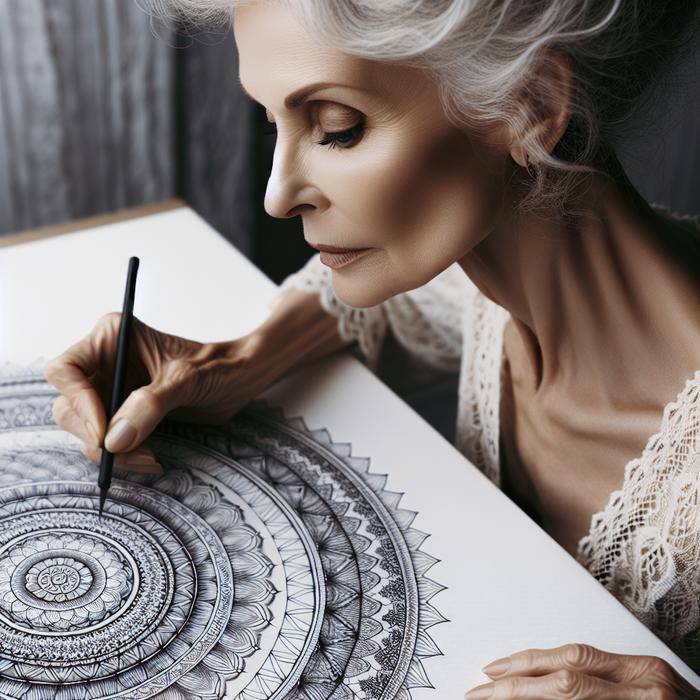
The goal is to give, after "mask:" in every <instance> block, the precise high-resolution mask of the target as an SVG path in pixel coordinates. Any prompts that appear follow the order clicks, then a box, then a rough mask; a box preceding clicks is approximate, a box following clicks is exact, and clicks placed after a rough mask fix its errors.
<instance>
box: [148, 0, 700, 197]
mask: <svg viewBox="0 0 700 700" xmlns="http://www.w3.org/2000/svg"><path fill="white" fill-rule="evenodd" d="M140 1H141V2H142V3H143V2H146V4H147V5H148V7H149V9H150V10H151V11H154V12H155V13H156V14H157V15H159V16H162V17H165V18H168V19H172V20H175V21H179V22H182V21H184V22H186V23H187V24H189V25H192V24H196V25H201V24H206V25H221V24H228V23H229V22H231V21H232V13H233V9H234V8H235V7H236V6H238V5H249V4H252V3H254V2H255V1H256V0H140ZM278 1H279V2H282V3H284V4H286V5H287V6H288V7H289V8H290V9H291V10H292V11H294V12H296V13H297V14H298V16H299V17H300V18H301V19H302V21H303V22H305V23H307V26H309V27H310V28H311V29H312V30H313V33H314V35H315V36H318V37H319V38H320V40H321V41H326V42H328V44H329V45H332V46H334V47H336V48H338V49H340V50H341V51H343V52H345V53H348V54H352V55H355V56H359V57H363V58H369V59H372V60H377V61H393V62H399V63H402V64H405V65H410V66H414V67H418V68H422V69H424V70H426V71H427V72H428V73H429V74H430V75H431V76H432V77H433V79H435V80H436V81H437V83H438V85H439V89H440V99H441V101H442V104H443V107H444V111H445V114H446V116H447V118H448V119H450V121H452V122H453V123H454V124H455V125H458V126H460V127H464V128H471V129H477V130H478V129H480V128H483V127H487V126H489V125H491V124H493V123H495V122H501V123H505V124H507V125H508V126H509V127H510V128H511V129H512V132H513V133H514V134H517V135H519V144H520V145H521V146H522V147H523V149H524V150H525V152H526V153H527V154H528V160H529V161H530V163H531V164H532V165H531V166H528V168H527V173H528V174H529V176H528V177H529V180H528V177H526V178H525V179H526V181H527V194H526V196H525V197H524V198H523V199H522V201H521V202H520V204H521V206H522V207H524V208H527V207H531V208H532V207H537V208H540V207H545V208H546V207H551V206H553V205H554V206H557V207H559V208H562V209H563V208H564V204H565V202H566V201H567V197H568V194H570V193H571V191H572V190H573V189H574V185H575V183H576V182H577V181H578V180H579V179H580V178H578V177H577V175H579V174H581V173H584V174H585V173H592V172H595V170H603V171H609V172H610V171H615V170H616V169H617V165H616V164H617V161H616V158H615V157H614V155H611V154H612V153H613V152H612V149H611V148H610V145H609V141H610V137H611V136H614V133H615V129H616V128H617V127H619V125H620V124H621V123H623V122H624V120H625V118H626V117H627V116H628V115H629V114H630V113H631V112H632V110H633V109H634V108H635V106H636V105H637V104H638V101H639V100H638V98H640V97H641V96H642V95H643V93H645V91H646V90H647V88H648V86H649V84H650V83H651V81H652V78H653V77H654V76H655V75H656V74H657V73H658V72H659V70H660V69H661V68H662V67H663V66H664V64H666V63H668V62H669V61H670V59H671V58H672V56H673V55H674V53H675V54H678V53H679V50H680V48H681V46H682V45H683V44H684V43H685V42H686V40H687V39H689V38H690V37H691V36H692V30H693V28H694V26H695V25H696V23H697V20H698V14H697V12H696V10H697V7H698V6H697V0H332V1H329V0H278ZM550 52H561V53H563V54H565V55H566V56H567V57H568V59H569V61H570V65H571V66H572V69H573V77H574V79H573V85H572V86H571V94H570V99H571V116H570V119H569V123H568V126H567V129H566V131H565V133H564V135H563V136H562V138H561V139H560V140H559V142H558V143H557V145H556V146H555V148H554V149H553V150H552V152H551V153H550V152H549V151H548V150H547V149H546V148H545V147H544V146H543V144H542V143H541V141H540V140H539V138H538V136H537V134H536V132H535V130H533V129H531V128H529V127H530V126H532V125H533V124H534V123H535V121H536V104H537V103H538V100H542V99H543V98H544V99H546V97H547V91H551V89H552V84H551V82H549V83H548V82H547V81H546V80H544V79H543V78H542V75H543V74H544V71H542V70H541V69H542V68H543V66H544V63H545V62H546V61H547V60H548V57H549V56H550V55H551V53H550ZM523 170H524V169H523ZM523 174H524V173H523Z"/></svg>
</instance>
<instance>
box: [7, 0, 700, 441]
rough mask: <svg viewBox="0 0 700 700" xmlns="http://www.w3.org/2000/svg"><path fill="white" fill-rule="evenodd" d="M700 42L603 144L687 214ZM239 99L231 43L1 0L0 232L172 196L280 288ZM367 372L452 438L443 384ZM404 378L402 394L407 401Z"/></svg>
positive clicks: (294, 230)
mask: <svg viewBox="0 0 700 700" xmlns="http://www.w3.org/2000/svg"><path fill="white" fill-rule="evenodd" d="M699 76H700V37H696V41H694V43H693V45H692V46H690V47H689V48H688V49H687V50H686V51H685V54H684V56H682V57H681V58H680V59H679V60H678V61H677V62H676V64H675V65H673V66H670V67H669V69H668V70H667V71H666V72H665V73H664V74H663V75H662V76H661V78H660V79H659V80H658V82H657V85H656V87H655V89H654V90H653V91H652V92H651V93H650V94H649V98H648V99H647V101H646V103H645V105H646V106H645V107H643V108H642V107H640V109H639V110H637V112H636V113H635V115H634V117H633V119H632V120H631V121H630V122H629V124H627V125H626V126H625V129H624V133H622V134H621V135H620V138H619V140H618V142H617V143H616V146H617V150H618V155H619V156H620V159H621V160H622V162H623V164H624V165H625V168H626V170H627V172H628V175H629V176H630V178H631V180H632V181H633V183H634V184H635V185H636V186H637V188H638V189H639V190H640V191H641V193H642V194H643V195H644V196H645V197H646V198H647V200H649V201H651V202H657V203H660V204H664V205H666V206H668V207H670V208H671V209H672V210H674V211H676V212H679V213H686V214H696V213H700V90H699V89H698V88H699V82H700V77H699ZM264 123H266V121H265V114H264V110H263V108H262V107H261V106H259V105H256V104H255V103H253V102H251V101H250V100H249V99H248V98H247V97H246V96H245V95H244V94H243V93H242V92H241V90H240V88H239V86H238V64H237V54H236V48H235V44H234V40H233V36H232V33H231V32H227V33H223V32H219V33H216V32H197V33H196V35H194V36H188V35H187V34H186V33H184V32H178V31H176V30H174V29H172V28H170V29H169V28H166V27H164V26H162V25H161V24H159V23H158V22H156V21H154V20H153V18H151V17H150V16H149V15H147V14H146V13H145V12H144V11H143V10H142V9H141V7H140V6H139V5H138V3H137V0H0V242H1V241H2V234H6V233H10V232H18V231H23V230H26V229H30V228H35V227H39V226H45V225H51V224H59V223H62V222H66V221H70V220H72V219H76V218H82V217H88V216H92V215H96V214H101V213H106V212H113V211H115V210H119V209H123V208H125V207H130V206H135V205H141V204H147V203H150V202H156V201H159V200H164V199H167V198H171V197H179V198H181V199H183V200H185V201H186V202H187V203H188V204H189V205H190V206H192V207H193V208H194V209H195V210H196V211H197V212H198V213H199V214H201V215H202V216H203V217H204V218H205V219H206V220H207V221H208V222H209V223H210V224H211V225H212V226H213V227H214V228H215V229H216V230H218V231H219V232H220V233H221V234H223V235H224V236H225V237H226V238H227V239H228V240H229V241H230V242H231V243H232V244H233V245H235V246H236V247H237V248H238V249H239V250H240V251H241V252H242V253H243V254H244V255H246V256H247V257H248V258H249V259H250V260H251V261H252V262H253V263H254V264H255V265H257V266H258V267H259V268H260V269H261V270H262V271H263V272H264V273H265V274H267V276H268V277H270V278H271V279H272V280H273V281H275V282H280V281H281V280H282V279H283V278H284V277H285V276H286V275H288V274H289V273H291V272H293V271H295V270H297V269H299V267H301V265H302V264H303V263H304V262H305V260H306V259H307V258H308V257H309V256H310V255H311V254H312V253H313V252H314V251H313V250H312V249H311V248H310V247H309V246H307V245H306V243H305V242H304V239H303V233H302V228H301V219H300V217H294V218H293V219H286V220H277V219H273V218H271V217H269V216H268V215H267V214H266V212H265V211H264V208H263V197H264V193H265V186H266V182H267V177H268V173H269V170H270V166H271V162H272V152H273V149H274V139H275V136H274V134H266V133H264V131H263V124H264ZM377 373H378V375H379V376H380V378H382V379H383V380H384V381H385V382H386V383H387V384H389V386H390V387H392V388H393V389H394V390H395V391H396V392H397V393H399V394H400V395H402V397H403V398H404V399H405V400H407V401H408V403H409V404H410V405H412V406H413V407H414V408H415V409H416V410H417V411H418V412H419V413H421V414H423V415H424V416H425V417H426V418H427V419H428V420H429V421H430V422H431V423H432V424H433V425H434V426H435V427H437V428H438V430H440V431H441V432H442V433H443V434H444V435H445V436H446V437H447V438H448V439H451V438H452V434H453V433H452V431H453V425H454V418H455V414H454V411H455V409H456V401H451V402H447V401H442V400H440V397H441V396H445V395H448V394H452V395H453V396H454V393H455V392H456V377H455V376H453V375H450V376H442V377H437V375H436V373H435V372H432V371H428V370H427V368H426V367H425V366H421V365H420V363H418V362H417V361H416V360H413V359H412V358H410V357H408V356H407V355H406V354H403V355H402V354H401V353H399V352H397V346H396V343H395V341H393V339H392V338H391V337H389V338H388V339H387V341H386V343H385V347H384V351H383V353H382V359H381V361H380V366H379V369H378V372H377ZM408 376H411V377H412V380H413V382H414V383H413V384H412V387H413V388H412V389H411V391H410V393H407V391H405V390H404V384H405V382H406V378H407V377H408Z"/></svg>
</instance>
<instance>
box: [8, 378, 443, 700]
mask: <svg viewBox="0 0 700 700" xmlns="http://www.w3.org/2000/svg"><path fill="white" fill-rule="evenodd" d="M38 367H40V365H36V364H35V365H34V366H32V367H28V368H22V367H17V366H12V365H6V366H5V367H3V368H0V697H2V698H23V699H29V700H43V699H44V698H45V699H47V700H48V699H49V698H59V699H61V700H68V699H72V698H76V699H77V698H88V699H93V698H94V699H97V698H134V699H135V698H162V699H163V700H192V699H195V698H202V699H217V700H218V699H219V698H240V700H271V699H273V698H275V699H279V700H282V699H285V700H292V699H300V700H331V699H333V700H350V699H352V700H358V699H362V698H368V699H375V698H376V699H379V698H383V699H384V698H385V699H387V700H388V699H394V698H395V699H398V700H409V699H410V698H411V690H412V689H413V688H418V687H432V685H431V683H430V680H429V677H428V675H427V673H426V669H425V667H424V661H425V659H427V658H429V657H432V656H436V655H438V654H440V650H439V649H438V647H437V646H436V644H435V643H434V641H433V640H432V638H431V636H430V633H429V630H430V628H431V627H432V626H433V625H435V624H437V623H440V622H444V621H445V618H443V617H442V616H441V615H440V613H439V612H438V611H437V610H436V608H435V607H434V606H433V605H432V604H431V602H430V601H431V599H432V598H433V597H434V596H435V595H436V594H437V593H439V592H440V591H441V590H443V589H444V587H443V586H441V585H439V584H438V583H436V582H434V581H433V580H432V579H430V578H429V577H428V576H427V575H426V574H427V571H428V570H429V569H430V568H431V567H432V566H433V564H434V563H435V562H436V561H437V560H436V559H434V558H433V557H431V556H430V555H428V554H426V553H425V552H423V551H422V549H421V546H422V544H423V542H424V540H425V539H426V537H427V535H426V534H424V533H421V532H419V531H418V530H415V529H413V528H412V527H411V524H412V522H413V520H414V518H415V515H416V514H415V513H411V512H408V511H406V510H403V509H401V508H400V507H399V500H400V498H401V494H398V493H392V492H390V491H387V490H385V488H384V487H385V483H386V476H382V475H378V474H373V473H371V472H370V471H369V459H367V458H358V457H353V456H352V455H351V446H350V445H349V444H347V443H334V442H332V440H331V438H330V436H329V435H328V432H327V431H325V430H313V431H312V430H309V429H308V428H307V427H306V425H305V423H304V421H303V420H302V419H301V418H288V417H285V416H284V414H283V413H282V412H281V411H280V410H278V409H273V408H270V407H269V406H267V405H266V404H265V403H263V402H260V401H258V402H253V403H252V404H250V405H249V406H248V407H247V408H246V409H244V410H243V411H241V412H240V413H239V414H237V415H236V417H235V418H234V419H233V420H232V421H231V422H230V423H228V424H227V425H225V426H195V425H186V424H181V423H176V422H174V421H164V422H163V423H161V425H160V426H159V427H158V429H157V430H156V432H154V433H153V435H152V436H151V437H149V439H148V444H149V446H150V447H151V448H152V449H153V450H154V452H155V453H156V456H157V458H158V460H159V462H161V464H163V466H164V467H165V473H164V475H163V476H160V477H156V476H146V475H136V474H130V473H127V472H123V471H115V475H114V479H113V482H112V487H111V489H110V497H109V498H108V500H107V504H106V506H105V512H104V514H103V515H102V517H100V516H99V515H98V510H97V508H98V498H99V492H98V489H97V466H96V465H95V464H93V463H92V462H90V461H89V460H88V459H87V458H86V457H84V456H83V454H82V453H81V452H80V442H79V441H78V440H77V439H76V438H74V437H73V436H71V435H69V434H68V433H66V432H65V431H63V430H61V429H59V428H58V427H57V426H56V425H55V423H54V421H53V418H52V413H51V409H52V404H53V402H54V400H55V399H56V397H57V395H58V394H57V392H56V391H55V390H54V389H53V387H51V386H50V385H49V384H47V383H46V382H45V381H44V379H43V375H42V374H41V372H40V371H38Z"/></svg>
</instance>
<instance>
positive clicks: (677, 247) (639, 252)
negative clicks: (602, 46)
mask: <svg viewBox="0 0 700 700" xmlns="http://www.w3.org/2000/svg"><path fill="white" fill-rule="evenodd" d="M579 204H580V206H579V207H578V209H580V210H581V215H580V216H579V217H577V218H576V220H575V221H573V222H572V221H571V220H567V219H564V218H563V217H550V218H543V217H541V216H538V215H536V214H534V213H525V214H519V215H517V217H513V218H512V219H510V220H508V221H504V222H502V223H500V224H499V225H498V226H497V227H496V228H495V229H494V230H493V231H492V232H491V233H490V234H489V235H488V236H487V237H486V238H485V239H484V240H483V241H482V242H481V243H479V245H477V246H476V247H475V248H474V249H473V250H472V251H470V252H469V253H468V254H467V255H465V256H464V257H463V258H462V259H461V260H460V261H459V262H460V265H461V267H462V268H463V269H464V271H465V272H466V273H467V275H469V277H470V278H471V279H472V281H473V282H474V283H475V284H476V285H477V287H479V289H480V290H481V291H482V292H483V293H484V294H485V295H486V296H487V297H488V298H490V299H491V300H493V301H494V302H496V303H497V304H499V305H500V306H503V307H504V308H506V309H507V310H508V311H509V312H510V314H511V316H512V319H513V322H514V324H515V326H516V329H517V330H518V333H519V336H520V338H521V340H522V342H523V345H524V348H525V352H526V356H527V357H528V362H529V363H530V365H531V368H530V369H531V373H532V376H533V377H535V380H534V381H535V388H536V389H537V390H539V389H540V388H541V387H546V386H551V385H552V383H554V382H561V381H564V382H565V383H566V386H567V387H572V388H573V385H575V387H576V388H577V390H578V391H579V394H580V395H588V396H591V397H593V398H595V399H601V398H603V399H604V400H605V401H606V402H608V403H611V404H615V405H619V404H620V403H624V402H625V401H626V400H628V399H629V398H630V396H629V391H628V389H629V387H630V386H632V387H635V386H639V384H640V379H639V378H640V372H644V373H647V374H645V375H642V376H646V377H647V379H649V380H650V381H649V386H654V385H656V386H658V384H657V382H656V381H654V380H655V379H656V380H658V381H659V382H664V381H667V380H669V381H673V379H672V378H671V379H669V377H670V375H669V370H668V368H667V367H666V368H664V367H663V365H664V362H659V358H670V357H672V355H670V354H669V352H670V351H671V348H672V347H674V348H678V347H679V343H680V347H682V348H685V347H687V348H693V347H699V346H698V345H697V343H698V341H700V324H699V323H697V322H695V323H688V322H687V319H692V318H695V319H699V318H700V284H698V281H697V279H695V281H694V282H693V281H692V279H693V278H691V277H689V275H688V271H687V270H686V269H685V263H684V261H686V262H687V261H688V255H689V254H690V255H691V258H692V260H693V265H694V266H695V268H694V269H695V270H697V264H698V260H699V259H700V257H699V256H698V249H697V241H694V242H691V241H690V240H689V239H690V236H688V234H687V232H681V233H679V232H678V231H677V230H676V231H675V233H672V232H671V231H670V229H669V223H668V222H666V223H663V221H664V219H663V217H660V216H659V215H658V214H656V213H655V212H654V211H653V210H652V209H651V208H650V207H649V206H648V205H647V204H646V203H645V202H644V200H643V199H642V198H641V197H640V196H639V195H638V194H637V193H636V192H635V191H634V189H633V188H632V187H631V185H629V183H628V182H627V181H626V178H625V179H624V181H623V182H621V181H620V179H619V178H615V179H613V178H611V177H609V176H605V175H602V174H601V175H596V176H594V177H593V178H592V180H591V186H590V188H588V189H587V191H586V192H585V194H582V195H581V200H580V202H579ZM684 236H685V237H686V238H684ZM693 245H694V246H695V247H694V248H692V246H693ZM692 256H694V257H692ZM691 267H692V266H691ZM696 277H697V274H696V273H695V278H696ZM679 319H681V320H683V319H685V322H679ZM691 355H692V356H691ZM683 357H686V358H687V362H684V361H683ZM697 360H698V354H697V352H695V353H693V352H692V351H691V350H690V349H689V350H688V352H687V353H686V355H683V354H682V353H681V360H680V365H682V366H678V367H676V368H675V374H674V375H673V377H674V378H675V377H682V376H688V375H687V374H685V373H686V372H690V373H691V374H692V372H691V371H690V370H691V368H693V367H697V364H695V365H694V364H693V363H696V362H697ZM648 373H651V375H653V376H649V374H648ZM625 390H627V393H624V392H625ZM648 399H649V396H646V395H645V396H643V397H641V396H636V397H635V398H634V400H637V401H638V400H645V401H646V400H648Z"/></svg>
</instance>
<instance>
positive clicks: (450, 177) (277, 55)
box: [234, 1, 513, 307]
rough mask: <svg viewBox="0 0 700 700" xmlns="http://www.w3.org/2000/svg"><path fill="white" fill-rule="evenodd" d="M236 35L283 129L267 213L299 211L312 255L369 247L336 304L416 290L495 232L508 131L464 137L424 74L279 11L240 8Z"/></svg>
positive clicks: (336, 279) (274, 6) (252, 85)
mask: <svg viewBox="0 0 700 700" xmlns="http://www.w3.org/2000/svg"><path fill="white" fill-rule="evenodd" d="M234 31H235V38H236V43H237V46H238V52H239V57H240V79H241V83H242V85H243V86H244V88H245V89H246V90H247V91H248V92H249V93H250V95H251V96H252V97H253V99H255V100H256V101H257V102H260V103H261V104H262V105H263V106H264V107H265V108H266V110H267V116H268V119H269V120H270V121H274V122H275V124H276V128H277V142H276V146H275V152H274V158H273V164H272V172H271V174H270V178H269V181H268V184H267V191H266V194H265V209H266V211H267V212H268V213H269V214H270V215H271V216H274V217H278V218H284V217H289V216H295V215H297V214H300V215H301V217H302V221H303V227H304V237H305V239H306V241H307V242H308V243H309V244H310V245H312V246H317V245H327V246H335V247H342V248H369V249H370V250H368V251H366V252H365V253H364V254H362V255H360V256H356V257H355V258H354V259H352V261H351V262H349V263H347V264H345V265H343V266H341V267H334V269H333V288H334V290H335V293H336V294H337V295H338V297H339V298H340V299H341V300H342V301H344V302H346V303H347V304H350V305H352V306H357V307H366V306H373V305H375V304H379V303H381V302H382V301H384V300H386V299H387V298H389V297H391V296H393V295H395V294H398V293H400V292H404V291H407V290H409V289H413V288H415V287H419V286H421V285H422V284H425V283H426V282H428V281H429V280H430V279H432V278H433V277H434V276H435V275H437V274H439V273H440V272H442V271H443V270H444V269H445V268H447V267H448V266H449V265H450V264H452V263H453V262H455V261H457V260H459V259H460V258H461V257H462V256H464V255H465V254H467V253H468V252H469V251H470V250H471V249H472V248H474V246H475V245H476V244H477V243H479V241H481V240H483V239H484V238H485V237H486V236H487V235H488V234H489V232H490V231H491V230H492V229H493V228H494V227H495V226H496V224H497V222H498V221H499V220H500V217H501V216H502V215H503V213H504V206H505V207H507V206H509V204H508V203H509V202H510V197H508V196H507V192H506V190H507V182H508V179H509V176H510V175H511V174H512V168H513V165H512V161H511V159H510V158H509V147H508V144H507V143H506V140H507V139H506V138H505V137H504V135H503V134H504V133H505V132H504V131H502V130H498V131H496V130H494V131H493V132H492V133H491V134H489V135H481V136H480V137H479V139H477V138H476V137H474V136H473V135H469V134H467V133H465V131H464V130H462V129H459V128H457V127H456V126H454V125H453V124H451V123H449V122H448V120H447V118H446V117H445V116H444V113H443V109H442V106H441V104H440V101H439V97H438V89H437V87H436V85H435V84H434V83H433V82H432V81H431V80H430V79H429V78H428V77H427V74H426V73H424V72H422V71H420V70H418V69H415V68H408V67H405V66H398V65H395V64H389V63H381V62H377V61H371V60H367V59H362V58H357V57H354V56H349V55H347V54H344V53H341V52H340V51H337V50H334V49H332V48H329V47H327V46H324V45H322V44H321V43H320V42H318V41H316V40H315V39H314V37H312V36H309V35H307V33H306V30H305V28H304V27H303V25H301V24H300V23H299V21H298V20H297V19H296V18H295V16H294V15H292V14H290V13H289V11H288V10H286V9H284V8H283V7H281V6H279V5H278V3H276V2H269V1H264V2H258V3H255V4H252V5H247V6H242V7H239V8H237V9H236V10H235V15H234ZM319 82H323V83H327V85H326V86H325V87H322V88H319V87H318V86H317V87H314V89H313V91H312V92H309V93H308V94H307V95H306V97H305V98H304V99H302V100H299V101H298V103H297V104H289V101H288V102H287V104H286V105H285V98H287V97H288V95H291V94H292V93H295V92H297V91H298V90H301V89H304V88H311V87H312V86H314V84H316V83H319ZM334 140H336V142H334ZM320 142H324V143H320ZM502 201H503V202H505V203H506V204H505V205H504V206H502V204H501V203H502Z"/></svg>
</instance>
